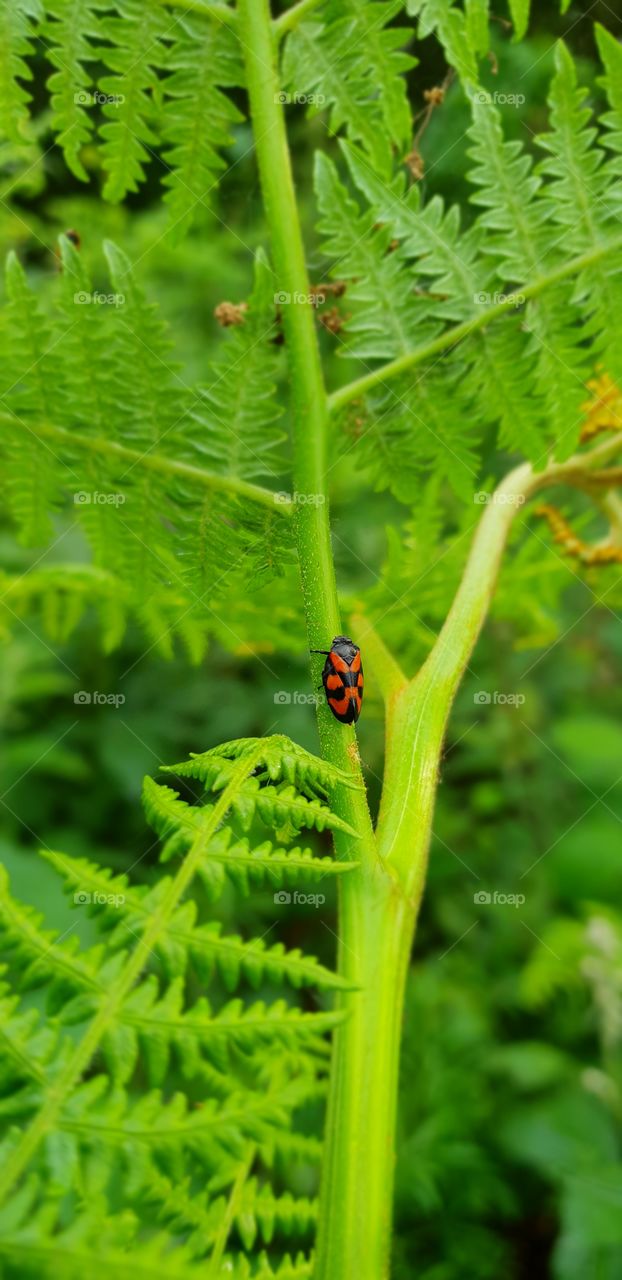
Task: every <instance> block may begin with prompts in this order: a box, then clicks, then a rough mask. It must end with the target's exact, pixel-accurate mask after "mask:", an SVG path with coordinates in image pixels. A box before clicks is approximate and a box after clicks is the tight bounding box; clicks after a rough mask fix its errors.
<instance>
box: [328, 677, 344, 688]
mask: <svg viewBox="0 0 622 1280" xmlns="http://www.w3.org/2000/svg"><path fill="white" fill-rule="evenodd" d="M342 684H343V680H342V679H341V676H338V675H332V676H327V677H326V688H327V689H340V688H341V686H342Z"/></svg>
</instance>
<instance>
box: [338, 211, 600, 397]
mask: <svg viewBox="0 0 622 1280" xmlns="http://www.w3.org/2000/svg"><path fill="white" fill-rule="evenodd" d="M620 248H622V236H616V237H615V239H612V240H610V241H608V242H605V243H603V244H602V245H599V246H598V248H597V249H590V250H589V251H588V252H587V253H582V254H581V255H580V256H579V257H577V258H572V259H571V260H570V261H569V262H565V263H564V265H563V266H561V267H558V268H557V269H556V270H555V271H551V272H549V273H548V274H547V275H545V276H540V277H539V278H538V279H537V280H534V281H532V283H531V284H525V285H521V287H520V289H518V288H517V289H516V290H514V291H513V292H512V293H511V294H509V295H508V297H507V298H506V299H505V300H504V301H503V302H497V303H495V305H494V306H492V307H486V308H484V309H483V310H482V311H481V312H480V313H479V314H478V315H476V316H471V318H470V319H469V320H463V321H462V322H461V324H456V325H454V326H453V327H452V328H450V329H446V330H445V332H444V333H441V334H439V336H438V338H433V339H432V341H431V342H424V343H422V344H421V345H420V346H418V347H413V349H412V351H407V352H406V353H405V354H404V355H403V356H398V357H397V359H395V360H389V361H388V362H387V364H384V365H382V366H381V367H380V368H379V369H373V370H372V371H371V373H366V374H364V375H363V376H362V377H361V378H356V379H355V380H354V381H353V382H348V383H347V384H346V386H344V387H339V389H338V390H337V391H333V393H332V395H331V396H329V397H328V408H329V412H330V413H336V412H337V411H338V410H339V409H343V408H344V406H345V405H347V404H350V402H351V401H352V400H357V399H358V398H359V397H360V396H363V395H365V394H366V393H367V392H368V391H372V390H373V388H374V387H377V386H384V385H385V383H387V382H390V381H391V379H392V378H397V377H399V375H400V374H402V373H407V372H408V371H409V370H410V369H414V368H416V366H417V365H419V364H424V363H425V362H426V361H427V360H430V359H432V357H433V356H438V355H441V354H442V352H443V351H448V350H449V349H450V347H455V346H456V345H457V344H458V343H459V342H462V341H464V339H465V338H468V337H469V336H470V334H472V333H478V332H480V331H481V330H482V329H486V328H487V327H488V325H489V324H492V323H493V321H494V320H497V319H498V318H499V317H500V316H503V315H505V313H506V312H507V311H515V310H516V308H517V307H518V306H521V305H522V302H523V300H524V301H525V302H528V301H529V299H530V298H537V297H538V295H539V294H540V293H543V292H544V290H545V289H548V288H550V286H551V285H554V284H558V283H559V281H560V280H566V279H568V278H569V277H572V276H575V275H578V274H579V272H581V271H584V270H585V269H586V267H591V266H593V264H594V263H595V262H598V261H599V260H600V259H601V258H604V257H606V256H607V255H608V254H613V253H615V252H616V251H617V250H618V249H620Z"/></svg>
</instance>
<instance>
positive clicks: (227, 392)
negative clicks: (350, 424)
mask: <svg viewBox="0 0 622 1280" xmlns="http://www.w3.org/2000/svg"><path fill="white" fill-rule="evenodd" d="M275 321H276V309H275V277H274V273H273V271H272V269H271V267H270V265H269V263H268V261H267V259H266V257H265V255H264V254H263V253H262V252H259V253H258V254H257V255H256V258H255V282H254V288H253V292H252V293H251V295H250V297H249V300H248V307H247V310H246V311H245V313H244V321H243V323H242V324H241V325H237V326H234V327H233V328H232V329H231V330H230V331H229V333H228V334H227V336H226V338H225V340H224V342H223V348H224V349H223V351H222V354H221V355H220V357H219V359H218V360H217V361H216V362H215V363H214V364H213V365H212V381H211V384H210V385H209V386H207V387H200V388H199V389H198V391H199V397H200V399H199V403H198V405H197V406H196V407H195V408H194V409H193V412H192V418H193V420H194V421H195V422H197V423H198V424H199V426H200V429H201V434H200V439H201V441H202V442H203V441H204V442H205V443H204V444H202V445H201V452H202V453H204V454H205V456H206V457H207V458H208V459H209V465H210V466H213V467H214V469H215V470H216V471H218V472H221V473H223V474H224V475H230V476H235V477H237V478H239V479H243V480H256V479H258V478H259V477H262V476H266V475H267V476H270V477H271V478H272V479H274V478H275V477H276V476H278V475H279V474H280V473H281V472H282V462H281V461H280V459H279V457H278V454H277V452H276V450H277V448H278V446H279V444H281V442H282V441H283V440H284V439H285V436H284V435H283V434H282V433H279V432H278V430H277V428H276V423H277V422H278V420H279V418H280V417H281V415H282V412H283V411H282V408H281V407H280V406H279V405H278V404H277V403H276V400H275V382H276V378H277V371H278V366H279V363H280V361H279V353H278V348H277V347H276V346H275V345H274V343H273V342H272V339H273V337H274V332H275Z"/></svg>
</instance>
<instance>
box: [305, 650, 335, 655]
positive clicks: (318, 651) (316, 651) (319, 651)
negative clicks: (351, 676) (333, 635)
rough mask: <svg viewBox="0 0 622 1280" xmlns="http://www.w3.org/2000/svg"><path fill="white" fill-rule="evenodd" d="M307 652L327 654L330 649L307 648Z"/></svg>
mask: <svg viewBox="0 0 622 1280" xmlns="http://www.w3.org/2000/svg"><path fill="white" fill-rule="evenodd" d="M309 653H325V654H326V655H327V656H328V654H329V653H330V649H309Z"/></svg>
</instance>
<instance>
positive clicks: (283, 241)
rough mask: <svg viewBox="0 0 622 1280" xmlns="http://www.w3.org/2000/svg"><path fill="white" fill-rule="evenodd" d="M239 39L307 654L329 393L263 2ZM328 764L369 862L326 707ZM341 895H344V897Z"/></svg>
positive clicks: (329, 567) (368, 829) (324, 600)
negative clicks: (277, 326)
mask: <svg viewBox="0 0 622 1280" xmlns="http://www.w3.org/2000/svg"><path fill="white" fill-rule="evenodd" d="M238 12H239V20H240V36H241V39H242V43H243V47H244V55H245V60H246V71H247V83H248V93H249V98H250V105H251V114H252V120H253V130H254V135H255V149H256V153H257V161H258V165H259V175H260V179H261V186H262V190H263V196H264V204H265V210H266V217H267V220H268V225H269V228H270V237H271V245H272V258H273V264H274V269H275V273H276V290H275V292H278V293H284V294H285V295H289V298H290V301H289V302H287V303H283V304H282V312H283V328H284V331H285V344H286V349H287V358H288V365H289V375H290V388H291V406H292V419H293V439H294V486H295V490H296V493H297V494H299V495H300V496H301V500H300V501H298V502H295V511H294V531H295V537H296V545H297V551H298V562H299V566H300V574H301V579H302V591H303V598H304V606H305V615H306V622H307V635H308V641H309V648H310V649H327V648H328V647H329V645H330V642H331V640H332V638H333V636H335V635H338V634H339V632H340V630H341V621H340V615H339V604H338V600H337V585H336V581H335V570H334V565H333V556H332V548H331V542H330V525H329V512H328V495H327V491H326V433H327V410H326V391H325V387H324V378H323V373H322V367H321V363H320V353H319V347H318V341H317V333H316V328H315V319H314V313H313V307H312V304H311V287H310V284H309V277H308V274H307V268H306V262H305V252H304V245H303V240H302V233H301V229H300V220H299V216H298V207H297V203H296V195H295V191H294V182H293V177H292V170H291V163H290V155H289V148H288V144H287V134H286V130H285V119H284V115H283V107H282V104H281V102H280V101H279V96H280V81H279V76H278V69H277V56H276V43H275V41H274V40H273V31H272V21H271V17H270V10H269V7H268V4H267V0H240V4H239V11H238ZM321 669H322V659H321V657H319V656H314V657H313V658H312V661H311V672H312V677H313V683H314V684H315V685H316V686H317V685H318V684H319V679H320V673H321ZM318 726H319V734H320V742H321V747H322V753H323V755H324V758H325V759H327V760H330V761H331V762H332V763H333V764H336V765H338V766H339V767H340V768H341V769H345V770H346V772H349V773H351V774H352V775H353V776H354V777H355V779H356V780H357V782H358V783H359V784H360V786H359V790H358V791H349V790H346V789H345V788H342V789H341V795H340V796H339V797H338V798H337V800H336V803H335V808H336V810H337V812H338V813H339V814H340V816H341V817H343V818H344V819H345V820H346V822H348V823H349V825H350V826H351V827H354V829H355V830H356V831H357V832H358V833H359V837H360V844H357V847H356V855H355V853H354V850H353V847H352V841H351V840H350V839H349V838H347V837H346V838H343V837H339V836H337V839H336V845H337V849H338V852H340V853H341V854H342V856H344V857H354V856H356V857H357V858H358V859H360V860H361V861H365V860H366V859H367V860H368V861H372V862H373V860H374V858H375V844H374V837H373V831H372V826H371V819H370V816H369V810H368V808H367V801H366V798H365V792H364V788H363V779H362V773H361V768H360V762H359V758H358V751H357V748H356V738H355V734H354V730H353V729H352V728H347V727H345V726H343V725H340V724H338V722H337V721H336V720H334V719H333V717H332V715H331V713H330V711H329V709H328V707H326V706H325V705H324V703H323V702H322V703H321V704H320V705H319V707H318ZM346 892H347V891H346Z"/></svg>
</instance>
